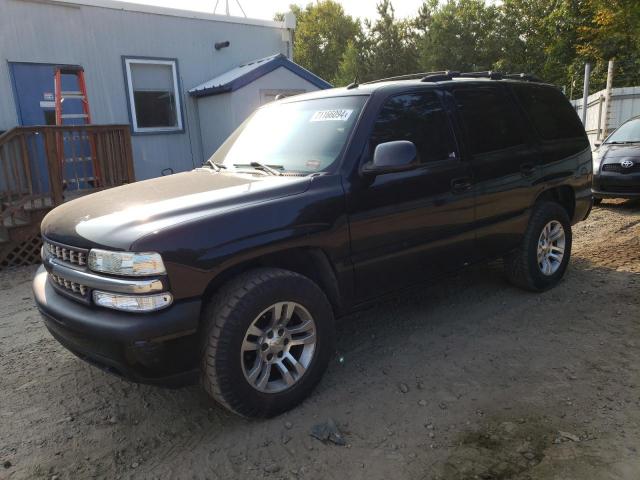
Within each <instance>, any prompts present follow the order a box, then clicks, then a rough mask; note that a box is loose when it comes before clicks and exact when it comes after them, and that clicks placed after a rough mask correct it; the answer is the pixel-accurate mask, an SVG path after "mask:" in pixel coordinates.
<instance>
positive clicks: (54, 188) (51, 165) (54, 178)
mask: <svg viewBox="0 0 640 480" xmlns="http://www.w3.org/2000/svg"><path fill="white" fill-rule="evenodd" d="M57 143H58V132H56V131H54V130H53V129H45V131H44V145H45V147H44V149H45V155H46V157H47V169H48V170H49V188H50V189H51V198H52V200H53V205H54V206H57V205H60V204H62V202H63V201H64V195H63V193H62V190H63V189H62V168H61V167H62V165H60V161H59V158H58V147H57Z"/></svg>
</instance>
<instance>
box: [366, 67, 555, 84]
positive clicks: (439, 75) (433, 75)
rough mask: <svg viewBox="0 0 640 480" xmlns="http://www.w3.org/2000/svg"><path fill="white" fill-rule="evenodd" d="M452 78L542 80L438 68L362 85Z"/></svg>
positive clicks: (527, 75)
mask: <svg viewBox="0 0 640 480" xmlns="http://www.w3.org/2000/svg"><path fill="white" fill-rule="evenodd" d="M454 78H489V79H491V80H502V79H509V80H524V81H527V82H542V81H543V80H541V79H540V78H538V77H536V76H535V75H530V74H528V73H502V72H498V71H494V70H485V71H482V72H457V71H455V70H440V71H437V72H422V73H409V74H407V75H398V76H395V77H387V78H381V79H379V80H371V81H369V82H364V83H362V85H368V84H372V83H380V82H393V81H398V80H420V81H421V82H443V81H447V80H453V79H454Z"/></svg>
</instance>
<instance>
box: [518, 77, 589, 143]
mask: <svg viewBox="0 0 640 480" xmlns="http://www.w3.org/2000/svg"><path fill="white" fill-rule="evenodd" d="M513 91H514V92H515V94H516V96H517V97H518V100H519V101H520V103H521V104H522V107H523V108H524V110H525V112H526V113H527V115H528V117H529V119H530V120H531V123H533V126H534V127H535V129H536V130H537V132H538V134H539V135H540V138H542V139H543V140H559V139H562V138H578V137H579V138H583V137H584V128H582V123H580V120H579V119H578V115H576V112H575V111H574V110H573V108H572V107H571V104H569V102H568V101H567V99H566V98H565V96H564V95H563V94H562V93H561V92H560V91H558V90H556V89H555V88H549V87H540V86H533V85H526V86H525V85H514V86H513Z"/></svg>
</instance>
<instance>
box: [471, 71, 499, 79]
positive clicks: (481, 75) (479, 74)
mask: <svg viewBox="0 0 640 480" xmlns="http://www.w3.org/2000/svg"><path fill="white" fill-rule="evenodd" d="M460 77H462V78H490V79H491V80H501V79H502V78H503V75H502V73H501V72H494V71H493V70H486V71H483V72H464V73H461V74H460Z"/></svg>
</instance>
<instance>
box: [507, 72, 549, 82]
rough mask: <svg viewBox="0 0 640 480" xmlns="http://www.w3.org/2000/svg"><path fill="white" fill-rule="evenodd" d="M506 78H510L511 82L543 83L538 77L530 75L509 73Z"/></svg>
mask: <svg viewBox="0 0 640 480" xmlns="http://www.w3.org/2000/svg"><path fill="white" fill-rule="evenodd" d="M504 78H508V79H510V80H524V81H526V82H543V80H542V79H541V78H540V77H536V76H535V75H531V74H529V73H507V74H506V75H505V76H504Z"/></svg>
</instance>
